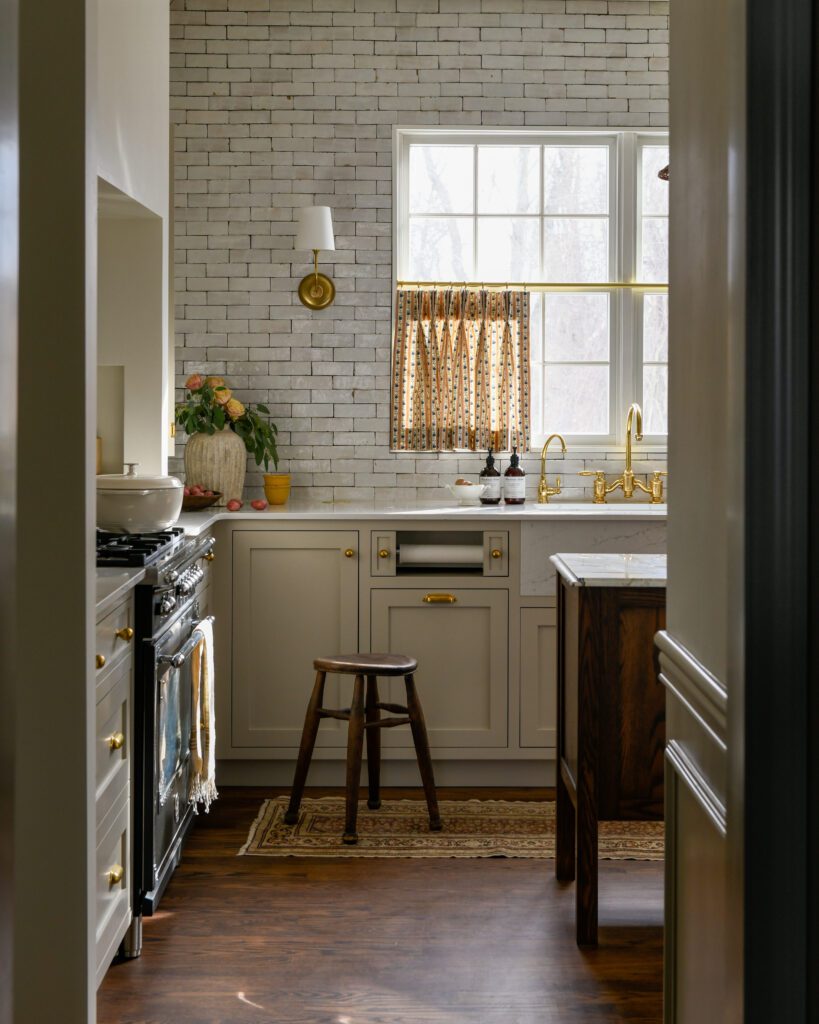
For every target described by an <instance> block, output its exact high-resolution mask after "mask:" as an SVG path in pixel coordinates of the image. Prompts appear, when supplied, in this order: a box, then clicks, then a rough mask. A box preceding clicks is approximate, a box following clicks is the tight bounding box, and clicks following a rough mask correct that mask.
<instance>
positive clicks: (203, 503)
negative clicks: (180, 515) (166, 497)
mask: <svg viewBox="0 0 819 1024" xmlns="http://www.w3.org/2000/svg"><path fill="white" fill-rule="evenodd" d="M221 497H222V492H221V491H212V490H211V489H210V488H209V487H204V486H203V485H202V484H190V485H188V484H186V485H185V487H184V488H183V490H182V511H183V512H198V511H199V510H200V509H203V508H208V506H209V505H215V504H216V502H217V501H218V500H219V499H220V498H221Z"/></svg>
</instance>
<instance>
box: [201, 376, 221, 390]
mask: <svg viewBox="0 0 819 1024" xmlns="http://www.w3.org/2000/svg"><path fill="white" fill-rule="evenodd" d="M224 383H225V378H224V377H205V384H206V385H207V386H208V387H209V388H219V387H222V386H223V385H224Z"/></svg>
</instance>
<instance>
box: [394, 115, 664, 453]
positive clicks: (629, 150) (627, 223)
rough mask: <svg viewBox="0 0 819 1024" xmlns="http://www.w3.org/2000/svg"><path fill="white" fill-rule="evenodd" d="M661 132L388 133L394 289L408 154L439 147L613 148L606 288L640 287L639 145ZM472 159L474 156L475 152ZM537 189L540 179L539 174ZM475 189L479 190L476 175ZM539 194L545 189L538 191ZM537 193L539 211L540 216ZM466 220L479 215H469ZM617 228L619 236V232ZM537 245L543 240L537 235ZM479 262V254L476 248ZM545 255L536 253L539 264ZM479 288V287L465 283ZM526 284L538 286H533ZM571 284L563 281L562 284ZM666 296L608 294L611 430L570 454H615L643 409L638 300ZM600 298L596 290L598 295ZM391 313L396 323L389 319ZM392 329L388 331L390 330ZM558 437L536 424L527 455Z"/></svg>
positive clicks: (578, 441)
mask: <svg viewBox="0 0 819 1024" xmlns="http://www.w3.org/2000/svg"><path fill="white" fill-rule="evenodd" d="M667 142H668V132H667V131H666V130H659V129H658V130H656V131H655V130H648V129H639V130H635V129H617V128H607V129H602V128H599V129H595V128H571V129H554V130H549V129H536V130H535V129H532V130H528V131H527V130H525V129H519V128H508V129H506V128H485V129H475V128H464V129H459V128H447V127H441V128H416V127H411V126H408V127H404V126H396V127H395V128H394V129H393V211H392V213H393V221H392V229H393V230H392V237H393V245H392V284H393V293H394V292H395V288H396V286H397V282H398V281H403V280H407V277H408V275H407V268H408V266H409V187H408V183H409V151H410V147H411V146H412V145H413V144H415V145H419V144H427V145H429V144H437V145H470V146H478V145H482V146H485V145H492V144H497V145H507V146H514V145H541V146H542V145H544V144H545V143H552V144H561V143H563V144H568V145H584V144H585V145H597V146H599V145H600V144H601V143H605V144H607V145H609V146H610V147H611V154H612V157H611V162H610V165H609V166H610V174H609V189H610V193H609V214H608V218H609V266H610V275H609V280H610V281H611V282H627V281H636V280H637V276H636V274H637V268H638V267H639V265H640V253H639V246H640V235H641V232H640V226H641V223H642V221H641V211H640V209H639V195H640V189H639V185H640V180H641V179H640V174H641V159H642V152H643V147H644V146H651V145H658V144H667ZM476 153H477V150H476ZM541 185H542V173H541ZM474 187H475V189H476V191H477V187H478V184H477V170H476V178H475V183H474ZM541 193H542V189H541ZM542 201H543V197H542V194H541V211H540V215H541V216H542ZM464 216H470V217H475V223H476V224H477V216H476V215H475V214H474V213H473V214H468V215H464ZM621 225H622V229H621ZM541 240H542V234H541ZM541 245H542V241H541ZM476 258H477V249H476ZM542 259H543V253H542V252H541V262H542ZM469 283H471V284H475V285H479V284H480V283H481V282H480V280H477V279H476V280H474V281H472V282H469ZM531 283H533V284H534V283H536V282H535V281H532V282H531ZM567 283H568V282H567ZM665 289H667V282H652V286H651V287H648V288H645V289H631V288H611V289H607V290H606V292H605V293H606V294H608V295H609V297H610V298H609V316H610V323H609V342H610V348H609V430H608V432H607V433H605V434H595V435H591V434H575V435H571V434H565V437H566V441H567V443H568V444H570V445H571V448H572V450H573V451H575V452H582V451H600V450H601V449H603V450H620V449H622V448H623V447H624V446H625V420H626V413H627V411H628V407H629V405H630V404H631V402H634V401H637V402H642V397H643V396H642V366H643V363H642V353H643V343H642V330H643V317H642V296H643V294H645V293H648V292H659V291H663V290H665ZM595 290H597V291H600V289H595ZM394 315H395V313H394V308H393V317H394ZM394 326H395V325H394V324H393V329H394ZM536 355H537V359H533V361H532V372H533V374H534V373H542V372H543V366H544V363H545V361H544V360H543V352H539V353H536ZM555 430H556V431H560V424H559V423H549V424H548V425H545V424H540V423H533V431H532V438H531V449H532V450H539V449H540V448H541V446H542V445H543V442H544V441H545V439H546V435H547V434H548V433H551V432H553V431H555ZM667 443H668V438H667V435H665V434H654V435H646V436H645V438H644V441H643V443H642V444H641V446H640V447H641V450H643V451H646V450H649V451H650V450H663V451H664V450H665V449H666V447H667Z"/></svg>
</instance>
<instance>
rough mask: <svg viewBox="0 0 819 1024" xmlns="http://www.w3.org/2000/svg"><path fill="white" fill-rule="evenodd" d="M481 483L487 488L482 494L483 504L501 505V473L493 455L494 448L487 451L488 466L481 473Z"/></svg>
mask: <svg viewBox="0 0 819 1024" xmlns="http://www.w3.org/2000/svg"><path fill="white" fill-rule="evenodd" d="M480 479H481V483H482V484H483V485H484V487H485V490H484V492H483V494H482V495H481V504H482V505H499V504H500V500H501V475H500V473H499V472H498V471H497V470H496V469H495V460H494V458H493V457H492V449H491V448H490V449H489V451H488V452H487V453H486V466H484V468H483V469H482V470H481V473H480Z"/></svg>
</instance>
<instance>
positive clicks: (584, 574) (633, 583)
mask: <svg viewBox="0 0 819 1024" xmlns="http://www.w3.org/2000/svg"><path fill="white" fill-rule="evenodd" d="M550 561H551V562H552V564H553V565H554V567H555V569H556V570H557V571H558V572H559V573H560V575H561V576H562V577H563V579H564V580H565V581H566V582H567V583H568V584H569V585H570V586H572V587H664V586H665V585H666V556H665V555H607V554H585V555H584V554H564V553H560V554H557V555H552V556H551V558H550Z"/></svg>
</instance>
